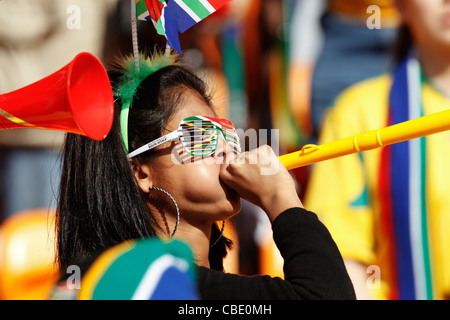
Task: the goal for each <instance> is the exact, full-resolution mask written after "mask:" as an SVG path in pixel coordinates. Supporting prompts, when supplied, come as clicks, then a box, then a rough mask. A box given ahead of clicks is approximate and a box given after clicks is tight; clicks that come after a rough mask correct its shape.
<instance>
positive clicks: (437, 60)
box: [418, 46, 450, 97]
mask: <svg viewBox="0 0 450 320" xmlns="http://www.w3.org/2000/svg"><path fill="white" fill-rule="evenodd" d="M418 52H419V59H420V63H421V65H422V69H423V72H424V74H425V76H426V77H427V78H428V79H429V80H430V81H431V83H432V84H433V85H434V86H436V87H437V89H439V90H440V91H442V93H443V94H444V95H445V96H447V97H450V49H449V50H446V51H444V50H440V49H436V48H432V47H426V46H424V47H422V48H418Z"/></svg>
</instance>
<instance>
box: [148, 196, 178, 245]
mask: <svg viewBox="0 0 450 320" xmlns="http://www.w3.org/2000/svg"><path fill="white" fill-rule="evenodd" d="M148 190H149V191H150V190H158V191H161V192H162V193H164V194H166V195H167V196H168V197H169V198H170V200H172V202H173V204H174V205H175V209H176V210H177V222H176V224H175V228H174V229H173V232H172V235H171V236H170V237H171V238H173V236H174V235H175V233H176V232H177V230H178V224H179V223H180V210H179V209H178V204H177V202H176V201H175V199H174V198H173V197H172V195H171V194H170V193H169V192H167V191H166V190H164V189H161V188H158V187H150V188H148Z"/></svg>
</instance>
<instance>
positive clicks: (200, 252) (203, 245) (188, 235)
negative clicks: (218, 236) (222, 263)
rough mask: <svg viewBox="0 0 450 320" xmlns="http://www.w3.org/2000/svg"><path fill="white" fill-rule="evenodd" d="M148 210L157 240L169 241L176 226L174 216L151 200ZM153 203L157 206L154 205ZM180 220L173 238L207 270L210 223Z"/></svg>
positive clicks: (164, 207)
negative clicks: (151, 214)
mask: <svg viewBox="0 0 450 320" xmlns="http://www.w3.org/2000/svg"><path fill="white" fill-rule="evenodd" d="M152 203H153V204H152V205H149V206H150V210H151V211H152V212H153V217H154V219H155V222H156V225H158V226H159V228H158V227H157V226H156V225H155V226H154V228H155V230H156V233H157V235H158V237H159V238H161V239H169V238H170V236H171V235H172V234H173V232H174V230H175V226H176V224H177V218H176V215H173V214H170V213H168V212H166V210H167V209H166V208H167V205H166V206H164V205H161V204H158V203H157V202H156V200H153V202H152ZM155 203H156V204H157V205H155ZM183 216H185V215H183V213H181V219H180V221H179V225H178V227H177V230H176V232H175V235H174V238H175V239H178V240H180V241H183V242H184V243H186V244H187V245H188V246H189V247H190V248H191V250H192V253H193V255H194V260H195V262H196V264H197V265H198V266H202V267H207V268H209V248H210V238H211V227H212V222H207V221H201V222H199V221H197V220H196V221H188V220H186V219H183Z"/></svg>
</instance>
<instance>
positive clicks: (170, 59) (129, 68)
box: [114, 52, 179, 103]
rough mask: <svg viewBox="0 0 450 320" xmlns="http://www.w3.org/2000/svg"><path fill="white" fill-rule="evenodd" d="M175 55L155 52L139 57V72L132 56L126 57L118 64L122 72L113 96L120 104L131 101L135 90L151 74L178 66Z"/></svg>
mask: <svg viewBox="0 0 450 320" xmlns="http://www.w3.org/2000/svg"><path fill="white" fill-rule="evenodd" d="M177 57H178V56H177V55H175V54H163V53H158V52H155V53H154V54H153V55H151V56H144V54H140V55H139V70H137V69H136V65H135V63H134V59H133V56H128V57H126V58H125V59H124V60H123V61H122V62H119V67H120V69H121V71H122V73H123V74H122V76H121V77H120V80H119V84H118V86H117V88H116V91H115V94H114V95H115V96H116V97H117V98H120V99H121V100H122V103H125V102H127V101H130V102H131V101H132V100H133V98H134V95H135V94H136V91H137V88H138V87H139V85H140V84H141V83H142V81H144V79H145V78H147V77H148V76H149V75H151V74H152V73H155V72H156V71H158V70H160V69H162V68H164V67H167V66H171V65H178V64H179V63H178V62H177Z"/></svg>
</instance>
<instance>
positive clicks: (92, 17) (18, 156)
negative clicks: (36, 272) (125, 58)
mask: <svg viewBox="0 0 450 320" xmlns="http://www.w3.org/2000/svg"><path fill="white" fill-rule="evenodd" d="M117 1H118V0H101V1H89V0H58V1H53V0H34V1H27V0H14V1H0V94H1V93H7V92H10V91H14V90H17V89H20V88H22V87H24V86H26V85H28V84H31V83H34V82H36V81H38V80H40V79H42V78H44V77H46V76H48V75H49V74H51V73H53V72H55V71H57V70H59V69H60V68H61V67H63V66H65V65H66V64H68V63H69V62H70V61H71V60H72V59H73V58H74V57H75V55H76V54H77V53H79V52H82V51H88V52H91V53H93V54H94V55H96V56H97V57H99V58H100V59H102V55H103V46H104V42H105V32H106V28H107V18H108V16H109V14H110V12H111V10H112V9H114V8H115V5H116V3H117ZM29 99H31V100H32V99H33V98H32V97H29ZM39 107H40V106H35V108H39ZM62 137H63V133H62V132H56V131H51V130H40V129H12V130H0V218H2V219H3V218H5V217H7V216H10V215H11V214H13V213H15V212H18V211H22V210H25V209H30V208H39V207H52V206H54V205H55V204H56V202H55V199H56V195H55V192H56V190H58V184H59V174H60V168H59V164H58V162H57V160H58V151H59V148H60V145H61V143H62Z"/></svg>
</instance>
